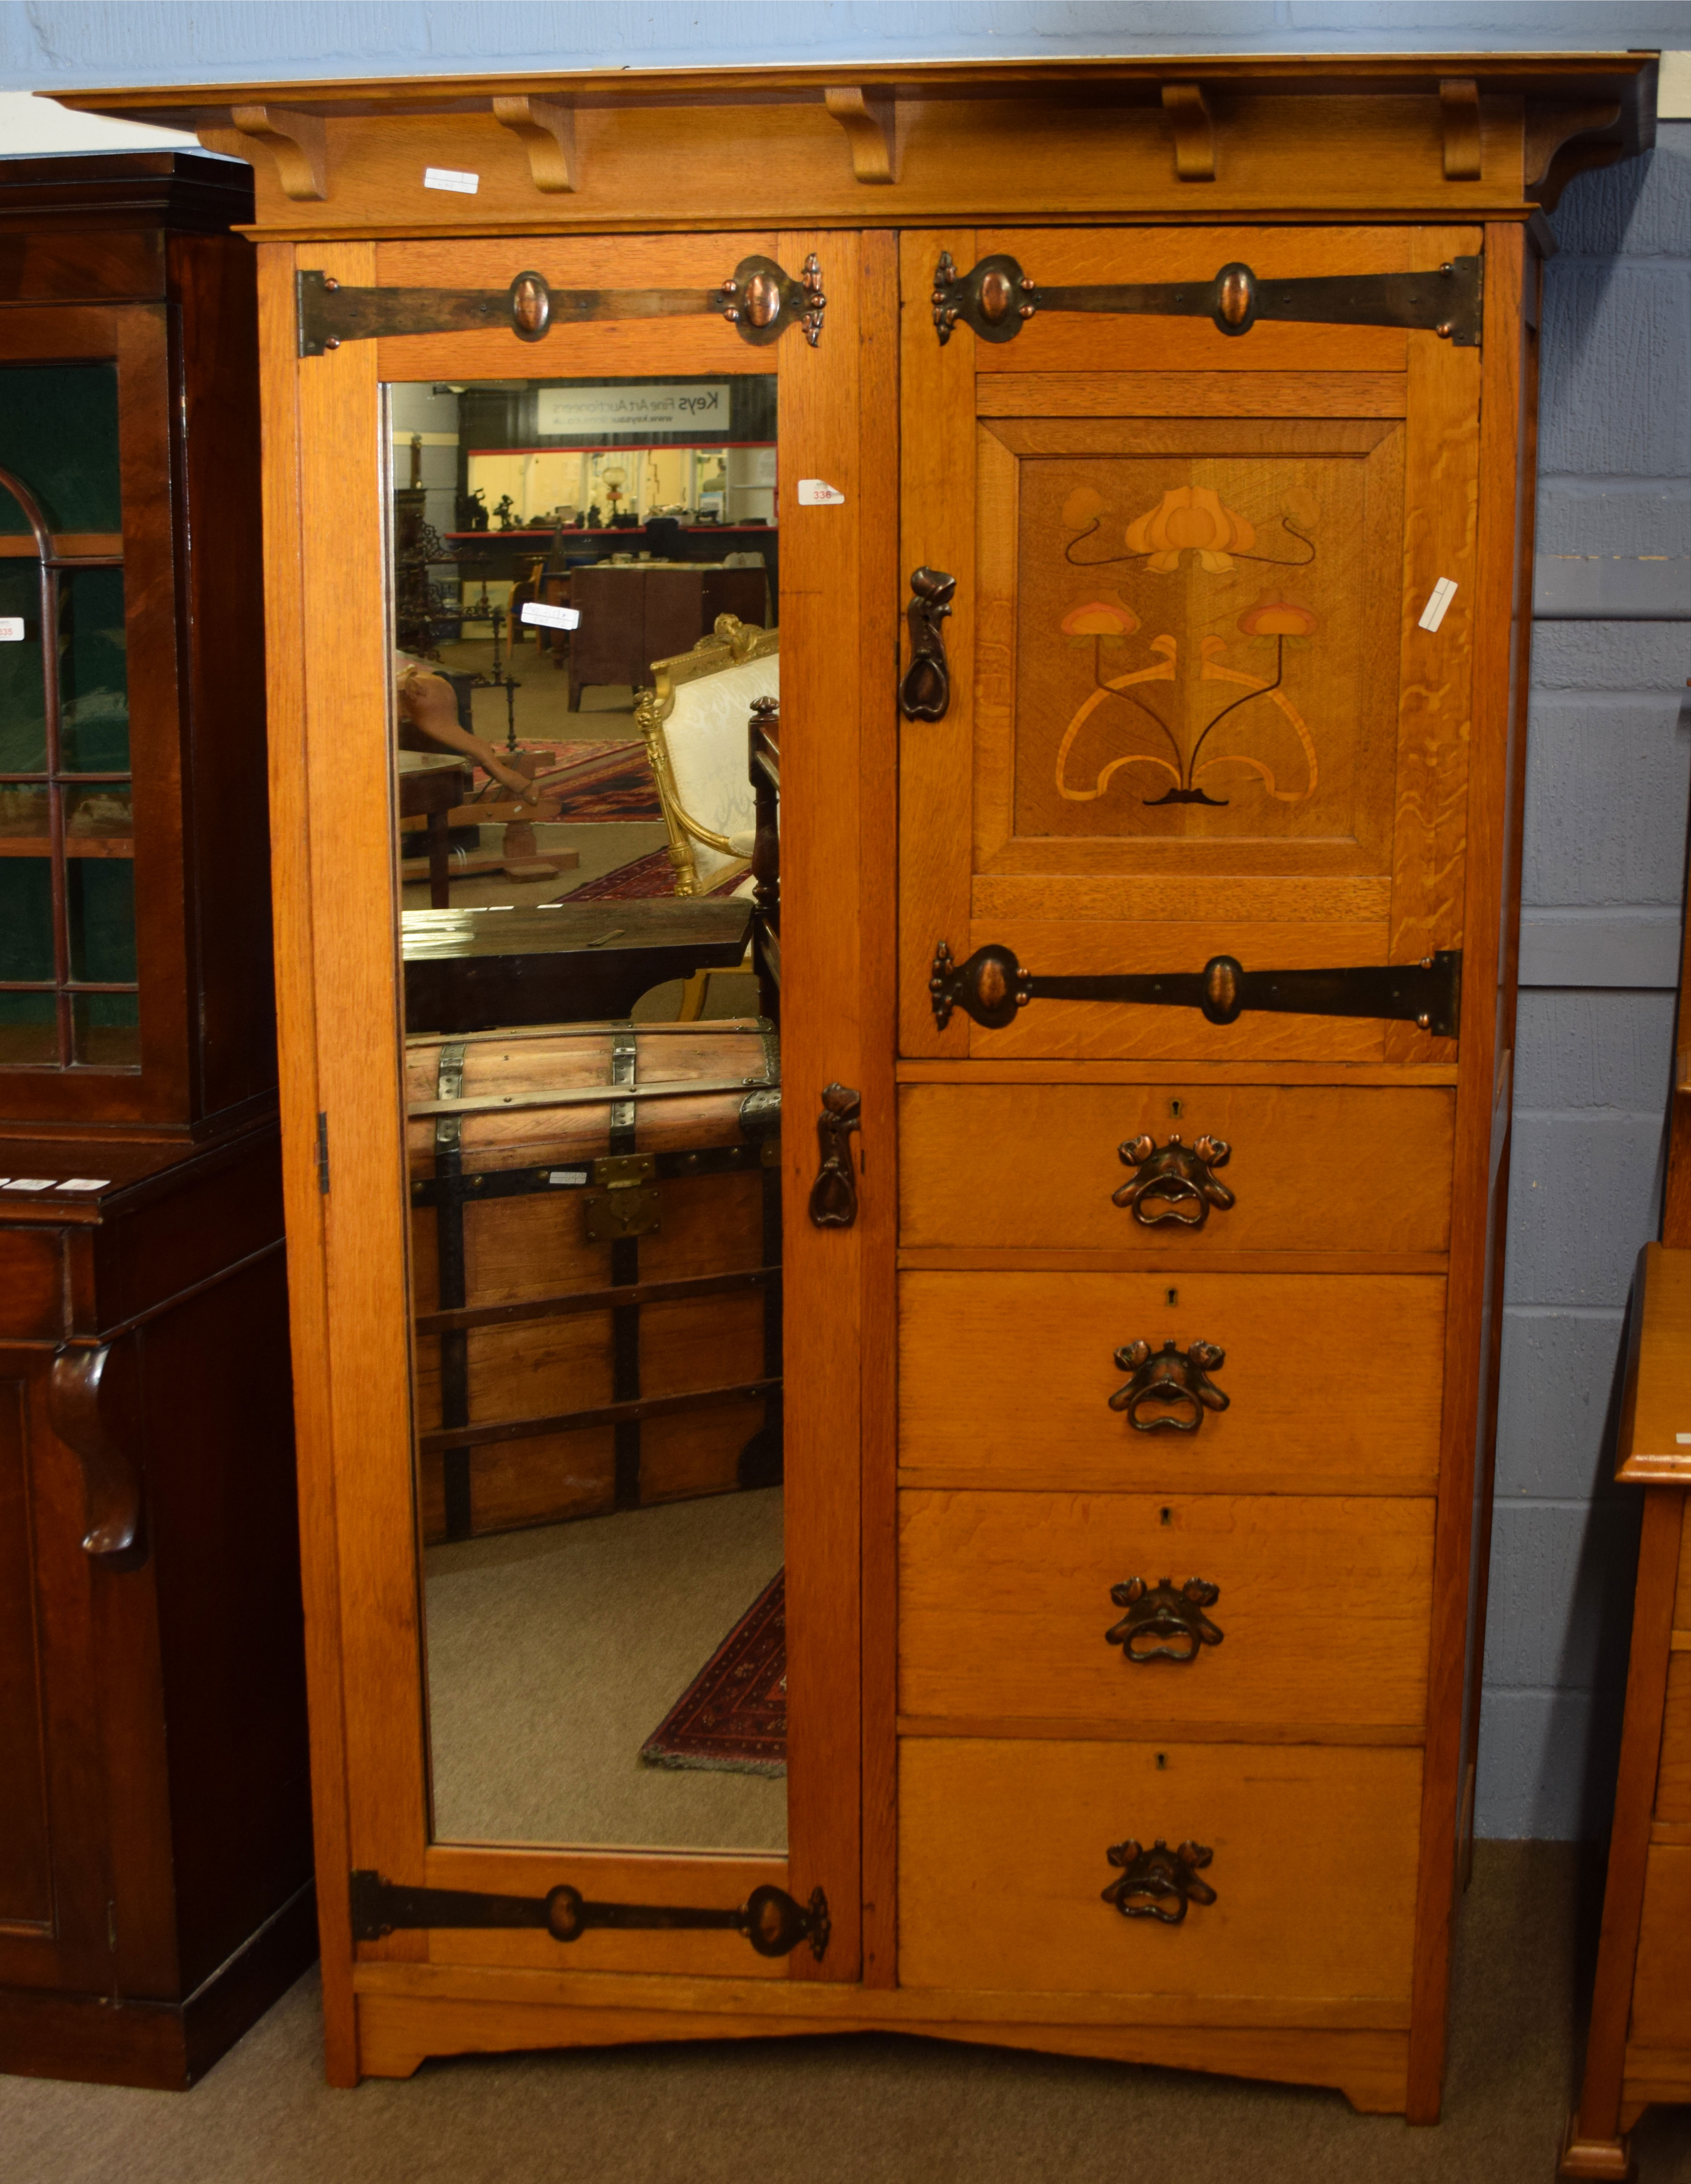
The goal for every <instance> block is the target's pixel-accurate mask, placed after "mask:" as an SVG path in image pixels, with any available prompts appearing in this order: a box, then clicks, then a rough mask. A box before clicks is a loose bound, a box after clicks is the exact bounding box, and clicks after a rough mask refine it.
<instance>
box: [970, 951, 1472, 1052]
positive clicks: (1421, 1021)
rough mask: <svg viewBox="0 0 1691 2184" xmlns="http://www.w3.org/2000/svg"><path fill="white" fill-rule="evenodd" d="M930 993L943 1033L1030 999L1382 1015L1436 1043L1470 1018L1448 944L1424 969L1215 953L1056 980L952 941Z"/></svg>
mask: <svg viewBox="0 0 1691 2184" xmlns="http://www.w3.org/2000/svg"><path fill="white" fill-rule="evenodd" d="M928 991H929V996H930V998H931V1000H932V1002H933V1007H934V1016H935V1021H936V1022H937V1023H938V1024H939V1026H940V1030H941V1031H943V1030H944V1029H945V1028H946V1025H947V1024H948V1023H949V1022H951V1020H952V1011H953V1010H954V1009H961V1010H962V1011H963V1014H964V1015H965V1016H967V1017H972V1018H973V1019H974V1022H976V1023H978V1024H979V1025H981V1026H982V1027H983V1028H985V1029H986V1030H988V1031H1002V1030H1003V1028H1004V1027H1005V1026H1006V1025H1007V1024H1011V1023H1013V1022H1015V1020H1016V1012H1017V1011H1018V1010H1019V1009H1024V1008H1025V1007H1026V1006H1027V1005H1028V1003H1029V1002H1030V1001H1036V1000H1051V1001H1127V1002H1131V1003H1133V1004H1134V1005H1135V1006H1137V1007H1140V1008H1164V1009H1202V1010H1203V1013H1204V1015H1205V1016H1206V1017H1208V1019H1209V1021H1210V1022H1211V1023H1214V1024H1230V1023H1232V1022H1236V1020H1237V1019H1238V1018H1239V1017H1242V1015H1243V1014H1244V1013H1245V1011H1247V1009H1252V1010H1260V1011H1267V1012H1268V1013H1270V1015H1275V1016H1292V1017H1384V1018H1387V1019H1388V1020H1390V1021H1391V1022H1396V1023H1412V1024H1418V1025H1419V1026H1420V1028H1421V1030H1423V1031H1425V1032H1431V1034H1432V1036H1433V1037H1434V1038H1435V1039H1454V1038H1455V1037H1456V1036H1457V1027H1458V1025H1459V1022H1460V1019H1461V1014H1462V951H1461V950H1460V949H1459V948H1442V949H1440V950H1438V951H1437V954H1435V955H1431V956H1423V957H1422V958H1421V960H1420V962H1419V963H1363V964H1354V965H1347V966H1345V967H1342V968H1339V969H1335V970H1331V971H1329V970H1319V971H1247V970H1246V968H1245V967H1244V966H1243V965H1242V963H1239V962H1237V961H1235V959H1234V958H1233V957H1232V956H1211V958H1210V959H1209V961H1208V963H1206V964H1205V965H1204V967H1203V970H1201V971H1142V972H1141V971H1124V972H1104V973H1102V974H1100V975H1097V976H1093V975H1081V976H1074V977H1060V976H1059V977H1055V978H1051V977H1041V976H1035V973H1034V972H1031V971H1024V969H1023V968H1022V967H1021V965H1020V964H1019V962H1018V961H1017V960H1016V958H1015V956H1014V955H1013V953H1012V951H1011V950H1009V949H1007V948H1001V947H998V946H997V945H996V944H991V945H989V946H987V947H985V948H977V949H976V950H975V951H974V955H973V956H970V957H969V958H968V961H966V962H963V963H954V962H953V961H952V951H951V950H950V949H949V948H948V947H947V946H946V944H945V942H944V941H943V940H942V941H941V942H940V945H939V948H938V949H937V950H936V951H935V956H934V967H933V972H932V975H931V977H930V978H929V981H928Z"/></svg>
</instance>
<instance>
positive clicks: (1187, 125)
mask: <svg viewBox="0 0 1691 2184" xmlns="http://www.w3.org/2000/svg"><path fill="white" fill-rule="evenodd" d="M1163 111H1164V113H1165V114H1167V115H1168V117H1169V120H1170V121H1171V122H1172V123H1173V124H1174V127H1175V175H1177V176H1178V177H1179V179H1180V181H1183V182H1213V181H1214V180H1215V117H1214V115H1213V114H1211V112H1210V110H1209V103H1208V100H1207V99H1206V98H1205V97H1204V95H1203V85H1202V84H1198V83H1165V84H1164V86H1163Z"/></svg>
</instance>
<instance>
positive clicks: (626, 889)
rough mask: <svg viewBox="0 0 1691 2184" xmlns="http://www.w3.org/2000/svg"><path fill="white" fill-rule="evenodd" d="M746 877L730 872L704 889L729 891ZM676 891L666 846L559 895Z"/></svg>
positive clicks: (629, 896)
mask: <svg viewBox="0 0 1691 2184" xmlns="http://www.w3.org/2000/svg"><path fill="white" fill-rule="evenodd" d="M744 878H745V873H744V872H730V873H729V874H728V877H727V878H726V879H723V880H718V881H717V884H716V886H715V887H713V888H706V890H705V892H706V894H707V895H711V894H733V893H734V889H736V888H737V887H738V886H739V883H740V882H741V881H742V880H743V879H744ZM674 892H675V867H674V866H673V865H672V864H671V863H670V861H669V852H668V850H647V851H646V853H645V856H643V857H636V858H634V859H633V861H632V862H631V863H629V864H626V865H617V866H613V868H612V869H611V871H610V872H600V875H599V877H598V878H597V879H593V880H583V882H582V883H581V885H580V886H579V887H578V888H572V889H570V891H569V893H568V894H561V895H560V896H559V897H558V900H559V901H560V902H636V901H640V900H645V898H646V897H648V896H650V895H658V894H674Z"/></svg>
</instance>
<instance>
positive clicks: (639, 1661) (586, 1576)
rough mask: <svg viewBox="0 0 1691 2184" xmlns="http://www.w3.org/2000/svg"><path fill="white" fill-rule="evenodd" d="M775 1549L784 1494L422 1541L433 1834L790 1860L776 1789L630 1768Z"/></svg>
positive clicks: (766, 1781)
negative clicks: (429, 1543) (447, 1541)
mask: <svg viewBox="0 0 1691 2184" xmlns="http://www.w3.org/2000/svg"><path fill="white" fill-rule="evenodd" d="M782 1552H783V1550H782V1540H781V1490H780V1488H779V1486H773V1487H764V1488H762V1489H759V1490H756V1491H755V1492H750V1493H743V1494H713V1495H709V1496H704V1497H703V1498H701V1499H700V1500H698V1501H692V1502H667V1503H665V1504H663V1505H661V1507H657V1508H655V1509H628V1510H624V1511H623V1512H622V1513H621V1514H619V1515H617V1516H610V1517H589V1518H583V1519H582V1520H581V1521H579V1522H578V1523H575V1524H548V1525H544V1526H541V1527H539V1528H537V1529H535V1530H533V1531H527V1532H507V1533H504V1534H502V1535H498V1536H496V1537H494V1538H492V1539H486V1540H466V1541H464V1542H463V1543H462V1545H460V1546H439V1547H431V1548H430V1549H429V1550H428V1552H427V1556H426V1557H425V1558H424V1565H423V1567H424V1574H425V1595H424V1598H425V1605H426V1611H427V1624H426V1627H427V1642H428V1695H429V1722H430V1729H431V1736H432V1748H433V1768H434V1814H435V1834H436V1836H438V1838H439V1839H440V1840H441V1841H448V1842H481V1841H503V1842H569V1843H615V1844H636V1843H639V1844H646V1845H664V1846H668V1847H675V1848H678V1849H697V1850H708V1849H720V1850H773V1851H777V1852H779V1851H781V1850H784V1848H785V1847H786V1841H787V1786H786V1783H785V1781H784V1780H781V1779H780V1778H779V1777H769V1776H763V1775H749V1774H731V1773H723V1772H718V1771H715V1770H708V1769H696V1768H670V1767H652V1766H648V1765H647V1764H646V1763H645V1762H644V1761H643V1760H642V1759H641V1758H640V1747H641V1746H642V1745H643V1744H645V1741H646V1740H647V1738H648V1737H649V1736H650V1735H651V1734H652V1732H653V1730H655V1729H656V1727H657V1726H658V1724H659V1723H660V1722H661V1721H662V1720H663V1719H664V1717H665V1716H666V1715H667V1713H668V1712H669V1710H670V1708H672V1706H673V1705H674V1704H675V1702H676V1701H677V1700H678V1698H679V1697H681V1695H682V1693H683V1692H684V1691H685V1690H686V1689H687V1687H688V1686H689V1684H691V1683H692V1681H693V1680H694V1678H695V1676H696V1675H697V1674H698V1673H699V1671H700V1669H702V1668H703V1667H704V1665H705V1663H706V1661H708V1660H709V1659H710V1658H711V1656H712V1653H713V1652H715V1651H716V1649H717V1646H719V1645H720V1644H721V1643H722V1641H723V1639H724V1638H726V1637H727V1635H728V1632H729V1631H730V1630H733V1628H734V1624H736V1622H737V1621H738V1620H739V1618H740V1617H741V1616H742V1615H743V1614H744V1613H745V1611H746V1609H747V1608H748V1607H750V1606H751V1603H752V1602H753V1601H754V1600H756V1597H757V1596H758V1595H759V1593H761V1592H762V1590H763V1588H764V1587H765V1586H766V1585H767V1584H768V1582H769V1580H770V1579H771V1578H772V1577H773V1575H774V1574H775V1573H776V1571H777V1570H779V1568H780V1567H781V1558H782ZM0 2158H3V2157H0ZM0 2175H3V2169H0Z"/></svg>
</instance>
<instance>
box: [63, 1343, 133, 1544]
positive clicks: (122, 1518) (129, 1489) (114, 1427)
mask: <svg viewBox="0 0 1691 2184" xmlns="http://www.w3.org/2000/svg"><path fill="white" fill-rule="evenodd" d="M131 1358H132V1353H131V1351H129V1350H128V1349H127V1348H120V1346H118V1345H117V1344H115V1343H110V1342H104V1343H102V1344H101V1345H100V1346H99V1347H98V1349H93V1350H83V1349H71V1348H70V1347H68V1346H67V1347H66V1348H64V1349H62V1350H60V1351H59V1352H58V1354H57V1355H56V1356H55V1357H54V1358H53V1369H52V1372H51V1373H50V1374H49V1375H48V1378H47V1416H48V1418H49V1419H50V1420H51V1422H52V1425H53V1432H54V1433H55V1434H56V1435H58V1436H59V1440H62V1441H63V1442H64V1445H65V1446H66V1447H67V1448H68V1449H70V1451H71V1452H72V1454H73V1455H74V1456H75V1457H76V1460H77V1462H78V1463H80V1464H81V1467H82V1483H83V1486H84V1490H85V1491H86V1494H87V1517H88V1529H87V1532H86V1533H84V1535H83V1536H82V1550H83V1552H84V1553H85V1554H87V1555H88V1556H89V1557H92V1560H93V1561H95V1562H97V1563H104V1564H106V1565H107V1567H108V1568H116V1569H129V1568H134V1567H135V1565H136V1564H137V1563H138V1562H142V1561H144V1560H145V1559H146V1554H147V1547H146V1541H145V1538H144V1522H143V1516H144V1513H143V1509H142V1493H141V1471H140V1467H139V1466H138V1464H137V1462H136V1460H135V1453H134V1450H133V1448H132V1446H131V1435H132V1433H133V1431H134V1422H133V1418H132V1416H125V1417H122V1418H120V1415H119V1414H120V1412H131V1409H132V1406H131V1404H130V1403H129V1401H127V1400H126V1398H127V1397H128V1396H129V1395H130V1393H131V1390H130V1389H129V1387H128V1386H127V1385H120V1383H125V1384H126V1383H127V1381H128V1379H129V1377H130V1369H131ZM114 1360H115V1362H114ZM126 1429H127V1430H126Z"/></svg>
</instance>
